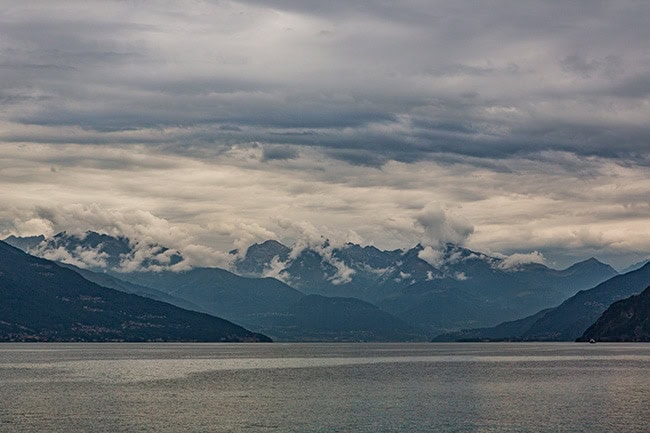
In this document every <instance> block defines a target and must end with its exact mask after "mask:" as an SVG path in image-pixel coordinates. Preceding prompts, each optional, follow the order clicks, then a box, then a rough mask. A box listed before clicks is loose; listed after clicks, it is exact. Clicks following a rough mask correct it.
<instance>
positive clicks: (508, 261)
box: [498, 251, 546, 270]
mask: <svg viewBox="0 0 650 433" xmlns="http://www.w3.org/2000/svg"><path fill="white" fill-rule="evenodd" d="M531 263H538V264H542V265H543V264H546V259H545V258H544V255H543V254H541V253H540V252H538V251H533V252H532V253H515V254H512V255H510V256H508V257H506V258H504V259H503V260H502V261H501V262H500V263H499V264H498V268H499V269H503V270H516V269H517V268H518V267H519V266H521V265H526V264H531Z"/></svg>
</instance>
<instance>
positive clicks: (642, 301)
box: [578, 286, 650, 341]
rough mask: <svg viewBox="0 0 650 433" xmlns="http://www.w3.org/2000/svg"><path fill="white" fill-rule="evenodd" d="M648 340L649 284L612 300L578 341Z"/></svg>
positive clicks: (649, 337) (649, 322) (649, 323)
mask: <svg viewBox="0 0 650 433" xmlns="http://www.w3.org/2000/svg"><path fill="white" fill-rule="evenodd" d="M590 340H594V341H650V286H649V287H648V288H646V289H645V290H644V291H643V292H641V293H640V294H638V295H634V296H630V297H629V298H626V299H623V300H620V301H617V302H614V303H613V304H612V305H610V306H609V308H607V310H605V312H604V313H603V314H602V315H601V316H600V317H599V318H598V320H596V322H595V323H594V324H593V325H591V326H590V327H589V328H587V330H586V331H585V333H584V334H582V336H581V337H579V338H578V341H590Z"/></svg>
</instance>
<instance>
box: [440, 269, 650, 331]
mask: <svg viewBox="0 0 650 433" xmlns="http://www.w3.org/2000/svg"><path fill="white" fill-rule="evenodd" d="M649 285H650V263H647V264H646V265H644V266H643V267H641V268H639V269H637V270H635V271H632V272H628V273H627V274H623V275H618V276H615V277H613V278H611V279H609V280H607V281H605V282H603V283H601V284H599V285H597V286H596V287H594V288H592V289H590V290H583V291H580V292H578V293H577V294H576V295H574V296H572V297H570V298H568V299H567V300H565V301H564V302H562V303H561V304H560V305H558V306H557V307H554V308H549V309H546V310H542V311H539V312H537V313H535V314H533V315H531V316H528V317H525V318H523V319H519V320H514V321H510V322H505V323H501V324H499V325H497V326H495V327H490V328H483V329H467V330H463V331H458V332H453V333H449V334H443V335H440V336H438V337H436V338H435V339H434V341H472V340H474V341H476V340H511V341H539V340H543V341H573V340H575V339H577V338H578V337H580V336H582V334H583V333H584V332H585V330H586V329H587V328H588V327H589V326H590V325H591V324H593V323H594V322H595V321H596V320H597V319H598V318H599V317H600V316H601V314H603V312H604V311H605V310H606V309H607V308H608V307H609V306H610V305H611V304H612V303H614V302H616V301H619V300H621V299H625V298H627V297H629V296H632V295H636V294H638V293H640V292H641V291H642V290H643V289H645V288H646V287H648V286H649Z"/></svg>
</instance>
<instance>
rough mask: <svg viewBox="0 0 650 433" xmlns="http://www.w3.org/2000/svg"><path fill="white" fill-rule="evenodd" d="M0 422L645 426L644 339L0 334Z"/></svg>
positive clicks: (434, 428)
mask: <svg viewBox="0 0 650 433" xmlns="http://www.w3.org/2000/svg"><path fill="white" fill-rule="evenodd" d="M0 387H1V388H0V397H1V398H2V406H1V407H0V431H1V432H66V433H67V432H74V431H88V432H373V433H374V432H466V431H467V432H590V433H594V432H648V431H650V345H649V344H601V343H599V344H578V343H559V344H556V343H503V344H501V343H485V344H484V343H456V344H353V343H349V344H302V343H296V344H279V343H274V344H180V343H179V344H176V343H170V344H153V343H152V344H129V343H124V344H85V343H78V344H0Z"/></svg>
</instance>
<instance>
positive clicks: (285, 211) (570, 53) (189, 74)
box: [0, 0, 650, 267]
mask: <svg viewBox="0 0 650 433" xmlns="http://www.w3.org/2000/svg"><path fill="white" fill-rule="evenodd" d="M648 41H650V3H649V2H647V1H645V0H636V1H635V0H629V1H625V0H612V1H598V0H589V1H586V0H585V1H563V2H550V1H548V2H537V1H536V2H533V1H521V0H512V1H497V0H495V1H479V0H476V1H418V0H410V1H400V2H392V1H354V0H348V1H344V2H343V1H342V2H323V1H322V0H319V1H311V0H300V1H299V0H295V1H292V0H286V1H167V2H164V1H156V2H153V1H152V2H144V1H115V2H109V1H97V2H91V1H78V2H74V1H60V2H59V1H56V2H53V1H42V2H39V1H21V2H16V1H8V0H0V103H1V107H2V108H1V109H0V201H1V203H2V206H1V207H0V235H2V237H4V236H7V235H9V234H16V235H31V234H39V233H45V234H52V233H54V232H57V231H60V230H71V231H83V230H87V229H93V230H98V231H102V232H107V233H113V234H119V233H121V234H126V235H129V236H135V237H140V238H146V239H151V240H154V241H157V242H161V243H164V244H166V245H168V246H171V247H176V248H180V249H182V250H183V251H184V252H186V254H187V255H188V256H190V257H191V259H192V260H194V261H195V262H196V263H197V264H202V265H222V264H223V263H224V260H226V257H225V255H224V253H225V252H227V251H228V250H230V249H232V248H235V247H237V248H244V249H245V246H246V245H248V244H250V243H251V242H255V241H260V240H264V239H268V238H278V239H280V240H283V241H285V242H288V243H290V242H292V241H293V240H296V239H298V238H308V239H314V238H316V239H317V238H319V237H320V236H321V235H323V236H325V237H328V238H330V239H333V240H334V241H335V242H345V241H353V242H358V243H362V244H374V245H377V246H379V247H382V248H408V247H411V246H413V245H415V244H416V243H417V242H423V243H425V242H426V243H428V244H436V243H438V242H454V243H459V244H464V245H466V246H468V247H470V248H473V249H476V250H480V251H485V252H499V253H504V254H512V253H515V252H517V253H530V252H533V251H538V252H540V253H541V254H542V255H543V256H544V257H545V259H546V262H547V263H548V264H550V265H553V266H565V265H568V264H570V263H571V262H573V261H575V260H579V259H584V258H587V257H589V256H596V257H598V258H600V259H602V260H604V261H608V262H610V263H612V264H613V265H615V266H619V267H621V266H624V265H627V264H629V263H631V262H634V261H635V260H640V259H642V258H645V257H648V256H649V255H650V121H649V120H650V43H648ZM531 257H539V255H531Z"/></svg>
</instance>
